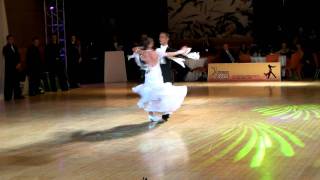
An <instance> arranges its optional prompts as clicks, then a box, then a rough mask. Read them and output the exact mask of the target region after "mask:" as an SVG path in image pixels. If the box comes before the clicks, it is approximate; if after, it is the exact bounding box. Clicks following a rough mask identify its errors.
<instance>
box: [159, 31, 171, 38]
mask: <svg viewBox="0 0 320 180" xmlns="http://www.w3.org/2000/svg"><path fill="white" fill-rule="evenodd" d="M160 34H165V35H166V36H167V37H168V38H170V34H169V33H167V32H160Z"/></svg>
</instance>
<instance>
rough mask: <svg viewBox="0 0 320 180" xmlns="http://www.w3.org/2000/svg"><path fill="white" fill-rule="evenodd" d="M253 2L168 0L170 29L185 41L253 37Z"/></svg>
mask: <svg viewBox="0 0 320 180" xmlns="http://www.w3.org/2000/svg"><path fill="white" fill-rule="evenodd" d="M252 11H253V9H252V0H168V19H169V30H170V31H171V32H172V33H174V34H175V35H176V36H178V37H180V38H183V39H189V38H191V39H194V38H201V37H230V36H250V34H251V31H250V26H251V21H252V13H253V12H252Z"/></svg>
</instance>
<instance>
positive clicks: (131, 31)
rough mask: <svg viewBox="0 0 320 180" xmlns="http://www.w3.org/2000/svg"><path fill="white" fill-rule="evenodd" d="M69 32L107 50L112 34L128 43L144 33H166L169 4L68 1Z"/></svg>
mask: <svg viewBox="0 0 320 180" xmlns="http://www.w3.org/2000/svg"><path fill="white" fill-rule="evenodd" d="M65 2H66V9H67V11H66V17H67V25H68V26H67V31H68V32H69V33H76V34H78V35H79V36H80V37H81V38H82V40H83V41H91V40H95V41H97V42H98V43H99V44H102V46H103V48H107V47H108V45H109V44H108V41H110V40H111V37H112V35H113V34H116V35H118V36H119V37H121V38H122V39H125V40H126V41H131V40H133V39H135V38H138V36H139V35H140V33H141V32H145V33H148V34H150V35H156V34H157V33H158V32H159V31H165V30H167V26H168V21H167V1H166V0H157V1H155V0H152V1H150V0H138V1H127V0H117V1H101V0H91V1H90V2H89V1H85V0H68V1H65Z"/></svg>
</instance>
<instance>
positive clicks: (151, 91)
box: [132, 54, 187, 114]
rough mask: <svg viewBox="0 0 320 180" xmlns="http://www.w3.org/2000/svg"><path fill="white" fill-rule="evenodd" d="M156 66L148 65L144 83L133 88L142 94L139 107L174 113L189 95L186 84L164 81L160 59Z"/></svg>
mask: <svg viewBox="0 0 320 180" xmlns="http://www.w3.org/2000/svg"><path fill="white" fill-rule="evenodd" d="M161 57H163V55H161V54H158V62H157V64H156V65H155V66H153V67H151V66H150V65H148V66H147V71H146V74H145V81H144V84H140V85H138V86H136V87H134V88H132V90H133V92H135V93H137V94H139V95H140V97H141V98H140V100H139V101H138V107H139V108H142V109H144V110H145V111H147V112H157V113H165V114H172V113H173V112H174V111H176V110H177V109H179V108H180V106H181V104H182V103H183V100H184V98H185V97H186V95H187V87H186V86H173V85H172V83H164V82H163V77H162V72H161V68H160V59H161Z"/></svg>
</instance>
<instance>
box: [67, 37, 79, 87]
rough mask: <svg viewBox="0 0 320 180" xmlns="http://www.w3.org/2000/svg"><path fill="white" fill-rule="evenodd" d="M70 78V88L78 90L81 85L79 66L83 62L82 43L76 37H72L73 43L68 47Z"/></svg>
mask: <svg viewBox="0 0 320 180" xmlns="http://www.w3.org/2000/svg"><path fill="white" fill-rule="evenodd" d="M67 53H68V55H67V57H68V66H67V70H68V76H69V83H70V88H78V87H80V85H79V66H80V61H81V42H80V40H79V39H78V38H77V37H76V36H75V35H72V36H71V42H70V44H69V46H68V51H67Z"/></svg>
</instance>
